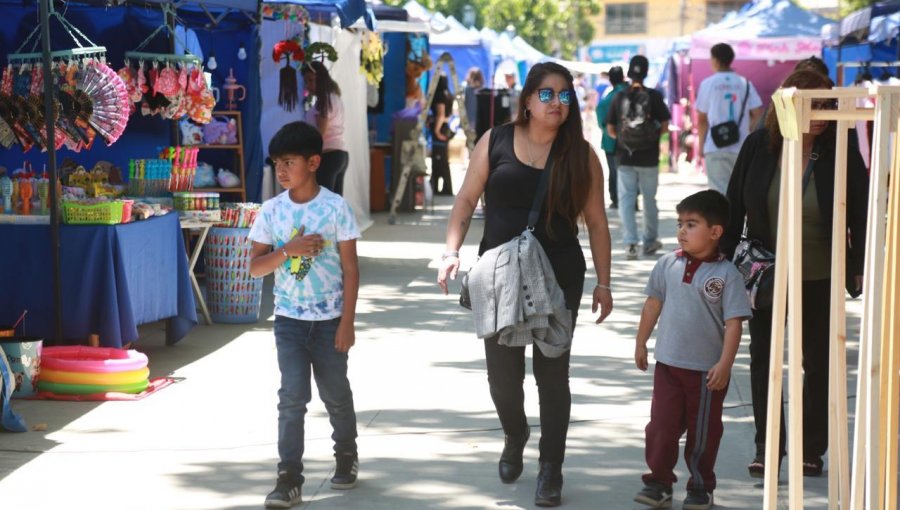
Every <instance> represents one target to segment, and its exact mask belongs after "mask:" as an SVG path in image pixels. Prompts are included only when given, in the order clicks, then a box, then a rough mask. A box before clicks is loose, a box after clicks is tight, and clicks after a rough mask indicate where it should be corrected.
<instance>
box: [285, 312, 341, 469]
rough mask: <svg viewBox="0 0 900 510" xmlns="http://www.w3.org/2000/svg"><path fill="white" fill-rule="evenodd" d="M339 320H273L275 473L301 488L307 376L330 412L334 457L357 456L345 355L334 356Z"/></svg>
mask: <svg viewBox="0 0 900 510" xmlns="http://www.w3.org/2000/svg"><path fill="white" fill-rule="evenodd" d="M340 322H341V319H340V317H338V318H337V319H331V320H327V321H303V320H297V319H291V318H289V317H282V316H275V347H276V348H277V351H278V368H279V370H280V371H281V388H279V389H278V456H279V457H280V459H281V460H280V462H279V463H278V471H287V472H288V473H290V474H291V475H292V476H293V477H294V478H295V479H297V480H298V481H299V483H301V484H302V483H303V474H302V473H303V443H304V432H303V429H304V423H305V419H306V404H308V403H309V401H310V399H311V398H312V389H311V388H310V372H312V375H313V376H314V377H315V378H316V386H317V387H318V388H319V397H320V398H321V399H322V402H323V403H324V404H325V409H326V410H327V411H328V419H329V420H330V421H331V426H332V428H333V429H334V432H333V433H332V434H331V439H333V440H334V451H335V453H350V454H355V453H356V411H355V410H354V409H353V392H352V391H351V390H350V381H349V380H348V379H347V358H348V356H347V353H341V352H337V350H336V349H335V348H334V336H335V333H337V328H338V324H340Z"/></svg>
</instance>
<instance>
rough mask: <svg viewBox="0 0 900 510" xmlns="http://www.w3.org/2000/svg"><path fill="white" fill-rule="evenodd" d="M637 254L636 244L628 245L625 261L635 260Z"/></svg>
mask: <svg viewBox="0 0 900 510" xmlns="http://www.w3.org/2000/svg"><path fill="white" fill-rule="evenodd" d="M637 258H638V252H637V245H636V244H629V245H628V248H627V249H626V250H625V259H626V260H637Z"/></svg>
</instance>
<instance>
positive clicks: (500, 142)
mask: <svg viewBox="0 0 900 510" xmlns="http://www.w3.org/2000/svg"><path fill="white" fill-rule="evenodd" d="M514 131H515V126H513V124H504V125H502V126H498V127H495V128H493V129H492V130H491V138H490V142H489V149H488V157H489V161H490V163H489V169H488V179H487V184H486V185H485V192H484V200H485V215H484V237H483V238H482V239H481V245H480V246H479V250H478V254H479V255H481V254H482V253H484V252H485V251H487V250H490V249H491V248H495V247H497V246H500V245H501V244H503V243H506V242H507V241H509V240H511V239H512V238H514V237H516V236H517V235H519V234H521V233H522V231H523V230H525V227H526V226H528V213H529V212H530V211H531V203H532V201H533V200H534V194H535V193H536V192H537V187H538V182H539V181H540V177H541V172H543V171H544V170H543V169H541V168H534V167H531V166H528V165H526V164H525V163H523V162H521V161H519V159H518V158H517V157H516V154H515V150H514V148H513V133H514ZM546 218H547V208H546V201H545V202H544V204H543V206H542V207H541V214H540V216H539V218H538V222H537V225H535V229H534V235H535V237H536V238H537V239H538V241H540V243H541V246H542V247H543V248H544V252H546V253H547V257H548V258H549V259H550V264H551V265H552V266H553V272H554V273H555V274H556V279H557V281H558V282H559V285H560V287H562V289H563V291H564V293H565V294H566V304H567V306H568V307H569V308H572V306H570V305H572V304H573V300H574V307H575V308H576V309H577V302H578V300H579V299H580V297H581V292H582V287H583V286H584V271H585V260H584V254H583V253H582V251H581V244H580V243H579V242H578V232H577V230H576V228H575V227H574V226H573V225H572V224H571V223H569V222H568V221H567V220H566V219H565V218H564V217H562V216H561V215H559V214H558V213H554V214H553V217H552V219H551V230H552V236H551V235H549V234H548V233H547V228H546ZM576 292H577V294H576Z"/></svg>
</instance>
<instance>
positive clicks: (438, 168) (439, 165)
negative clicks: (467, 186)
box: [431, 138, 453, 195]
mask: <svg viewBox="0 0 900 510" xmlns="http://www.w3.org/2000/svg"><path fill="white" fill-rule="evenodd" d="M447 158H448V156H447V142H441V141H439V140H438V139H437V138H434V139H433V141H432V142H431V189H432V191H434V194H435V195H452V194H453V183H452V182H451V181H450V161H449V160H448V159H447ZM438 179H443V181H442V182H441V186H440V189H438Z"/></svg>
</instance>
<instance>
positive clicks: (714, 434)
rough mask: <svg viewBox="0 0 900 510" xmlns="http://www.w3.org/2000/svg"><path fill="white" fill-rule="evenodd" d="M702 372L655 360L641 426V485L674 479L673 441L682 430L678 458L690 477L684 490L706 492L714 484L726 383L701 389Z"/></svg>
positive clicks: (675, 447) (675, 443) (675, 454)
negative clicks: (645, 418) (646, 470)
mask: <svg viewBox="0 0 900 510" xmlns="http://www.w3.org/2000/svg"><path fill="white" fill-rule="evenodd" d="M706 374H707V373H706V372H699V371H697V370H686V369H683V368H675V367H671V366H668V365H664V364H662V363H660V362H656V369H655V370H654V372H653V403H652V404H651V407H650V423H648V424H647V428H646V429H645V434H646V443H647V444H646V452H645V455H646V458H647V466H648V467H650V472H649V473H647V474H645V475H644V476H643V480H644V483H645V484H646V483H648V482H656V483H659V484H662V485H664V486H666V487H671V486H672V484H673V483H675V482H676V481H677V480H678V478H677V477H676V476H675V472H674V469H675V464H677V463H678V441H679V439H681V436H682V434H684V432H685V431H687V444H686V445H685V447H684V460H685V462H687V466H688V471H690V473H691V478H690V480H688V483H687V488H688V489H689V490H690V489H697V490H705V491H707V492H712V491H714V490H715V488H716V474H715V472H714V471H713V467H714V466H715V464H716V454H717V453H718V452H719V441H721V439H722V430H723V427H722V403H723V402H724V401H725V394H726V393H728V387H727V386H726V387H725V389H722V390H719V391H712V390H710V389H708V388H707V387H706Z"/></svg>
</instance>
